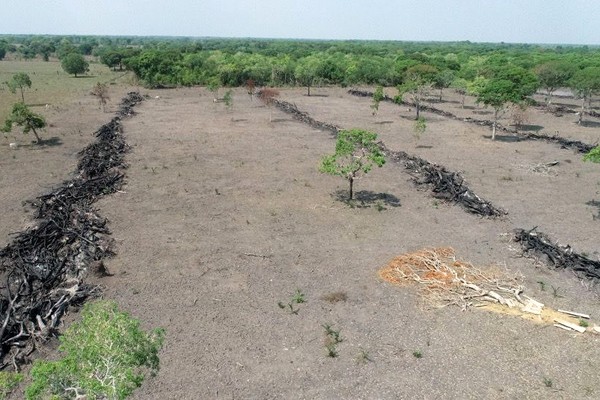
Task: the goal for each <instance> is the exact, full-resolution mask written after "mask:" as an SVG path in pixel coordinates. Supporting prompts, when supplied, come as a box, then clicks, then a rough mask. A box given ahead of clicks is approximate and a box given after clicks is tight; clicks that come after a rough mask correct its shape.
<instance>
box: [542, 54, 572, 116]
mask: <svg viewBox="0 0 600 400" xmlns="http://www.w3.org/2000/svg"><path fill="white" fill-rule="evenodd" d="M575 70H576V68H575V66H574V65H573V64H571V63H569V62H566V61H548V62H545V63H543V64H540V65H538V66H537V67H536V68H535V74H536V75H537V78H538V80H539V81H540V87H542V88H543V89H544V90H546V107H548V106H549V105H550V103H551V101H552V94H553V93H554V92H555V91H556V89H558V88H560V87H563V86H567V84H568V82H569V79H571V77H572V76H573V74H574V73H575Z"/></svg>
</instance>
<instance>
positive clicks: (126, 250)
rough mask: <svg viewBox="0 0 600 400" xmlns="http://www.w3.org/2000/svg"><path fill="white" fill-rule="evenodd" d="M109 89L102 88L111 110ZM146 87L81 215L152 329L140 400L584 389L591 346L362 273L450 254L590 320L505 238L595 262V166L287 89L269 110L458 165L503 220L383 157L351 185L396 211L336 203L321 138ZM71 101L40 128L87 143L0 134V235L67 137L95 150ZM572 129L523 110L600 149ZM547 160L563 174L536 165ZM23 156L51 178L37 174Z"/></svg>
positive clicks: (65, 165)
mask: <svg viewBox="0 0 600 400" xmlns="http://www.w3.org/2000/svg"><path fill="white" fill-rule="evenodd" d="M115 92H116V90H115ZM124 93H125V90H123V92H122V93H115V94H114V96H113V97H114V98H115V102H116V101H117V100H116V99H118V98H120V97H121V95H122V94H124ZM143 93H148V94H149V95H150V98H149V99H148V100H147V101H145V102H144V103H142V104H141V105H139V106H137V108H136V111H137V112H138V114H137V115H136V116H134V117H133V118H131V119H129V120H127V121H126V122H125V130H126V135H127V139H128V141H129V143H130V144H131V145H132V152H131V154H130V155H129V156H128V162H129V163H130V168H129V169H128V172H127V174H128V178H127V180H128V183H127V185H126V187H125V193H117V194H115V195H113V196H111V197H109V198H105V199H103V200H102V201H101V202H99V203H98V204H97V206H98V207H99V209H100V213H101V214H102V215H104V216H107V217H108V218H109V220H110V221H111V225H110V227H111V229H112V231H113V237H114V238H115V239H116V241H117V245H118V246H117V251H118V255H117V256H116V257H115V258H113V259H111V260H109V261H108V262H107V263H106V264H107V266H108V269H109V270H110V272H112V273H113V274H114V276H112V277H107V278H103V279H102V280H101V283H102V284H103V285H104V286H105V287H106V292H105V293H106V294H105V296H106V297H108V298H113V299H115V300H117V302H118V303H119V304H121V305H122V306H123V307H124V308H125V309H127V310H129V311H131V312H132V313H133V314H134V315H135V316H136V317H138V318H140V319H141V320H142V321H144V323H145V324H146V326H148V327H155V326H162V327H164V328H166V330H167V340H166V345H165V348H164V350H163V353H162V356H161V367H162V369H161V371H160V373H159V375H158V376H157V377H155V378H153V379H149V380H148V381H147V382H145V384H144V386H143V387H142V388H141V389H140V391H139V392H138V393H137V394H136V396H135V397H136V398H139V399H198V398H323V399H328V398H384V399H392V398H406V399H412V398H457V399H465V398H554V397H556V398H596V397H597V396H598V393H600V383H599V382H598V380H597V379H596V378H597V371H598V369H599V368H600V361H598V360H600V357H599V356H600V354H599V353H600V350H598V349H599V347H598V337H597V336H593V335H590V334H586V335H575V334H573V333H567V332H565V331H562V330H559V329H556V328H554V327H552V326H548V325H540V324H535V323H531V322H529V321H525V320H523V319H520V318H517V317H513V316H508V315H503V314H495V313H487V312H484V311H482V310H477V309H470V310H468V311H461V310H460V309H459V308H455V307H447V308H443V309H437V310H431V309H427V308H426V307H425V306H424V304H423V302H422V301H421V299H420V298H419V296H418V293H417V291H416V290H413V289H410V288H402V287H397V286H394V285H392V284H389V283H386V282H383V281H381V280H380V279H379V278H378V275H377V272H378V270H379V269H380V268H381V267H383V266H385V265H386V264H387V263H388V262H389V261H390V260H391V259H392V258H394V257H395V256H397V255H399V254H402V253H406V252H412V251H415V250H418V249H421V248H424V247H441V246H450V247H452V248H454V249H455V250H456V253H457V256H458V257H459V258H460V259H461V260H467V261H470V262H472V263H474V264H475V265H477V266H480V267H482V268H483V269H485V268H486V267H487V266H491V265H496V266H500V267H501V268H504V267H506V268H508V269H509V270H510V271H512V272H514V273H517V272H520V273H522V274H523V275H524V278H525V285H526V287H527V291H526V293H528V294H529V295H530V296H532V297H534V298H535V299H537V300H539V301H541V302H543V303H545V304H547V305H549V306H552V307H553V308H561V309H571V310H576V311H581V312H585V313H589V314H591V315H592V316H593V317H595V316H599V315H600V304H599V302H598V300H597V295H596V292H595V291H594V290H591V289H590V287H589V285H588V284H585V283H582V282H580V281H579V280H578V279H577V278H576V277H574V276H573V275H572V274H571V273H569V272H566V271H550V270H548V269H547V268H546V267H545V266H543V265H542V264H540V263H536V262H535V261H534V260H531V259H528V258H523V257H520V252H519V251H518V249H517V245H516V244H515V243H512V242H510V240H509V239H510V235H511V232H512V230H513V229H514V228H532V227H533V226H539V228H540V230H541V231H543V232H546V233H548V234H549V235H551V237H552V238H554V239H555V240H557V241H559V242H560V243H563V244H567V243H568V244H570V245H571V246H573V248H574V250H575V251H577V252H584V253H587V254H589V255H590V257H593V258H596V257H597V256H598V252H597V250H598V249H597V245H596V240H595V238H596V237H597V235H598V232H599V230H600V225H599V224H598V221H596V220H595V219H594V218H593V215H595V214H597V213H598V209H597V207H595V206H593V205H589V204H586V203H588V202H590V201H593V200H600V194H599V187H600V186H599V185H600V175H599V169H598V166H597V165H593V164H587V163H583V162H582V161H581V156H580V155H579V154H574V153H573V152H570V151H566V150H564V149H560V148H559V147H557V146H556V145H553V144H547V143H543V142H534V141H516V140H513V139H512V138H510V137H506V138H502V139H504V140H497V141H495V142H492V141H490V140H489V139H488V138H486V137H485V136H489V134H490V132H489V129H487V128H484V127H479V126H476V125H471V124H465V123H463V122H460V121H449V120H447V119H445V118H442V117H438V116H434V115H429V114H425V116H426V117H427V119H428V130H427V132H426V133H425V134H424V135H423V136H422V138H421V139H420V140H416V139H415V138H414V137H413V121H412V120H411V119H410V116H412V114H411V113H409V112H408V111H407V110H406V108H400V107H398V106H395V105H391V104H386V103H382V104H381V106H380V112H379V115H378V116H376V117H373V116H371V113H370V109H369V104H370V100H369V99H361V98H357V97H353V96H350V95H348V94H347V93H346V92H345V90H343V89H335V88H328V89H319V90H318V91H316V93H317V94H319V95H320V96H311V97H307V96H305V95H304V91H303V90H301V89H289V90H283V91H282V96H281V98H282V99H283V100H286V101H289V102H291V103H295V104H296V105H297V106H298V107H299V108H300V109H301V110H304V111H308V112H309V113H310V114H311V115H312V116H313V117H315V118H316V119H318V120H321V121H327V122H331V123H334V124H337V125H339V126H342V127H347V128H352V127H359V128H366V129H370V130H373V131H375V132H378V133H379V134H380V137H381V139H382V140H383V141H384V142H385V143H386V145H387V146H388V147H389V148H391V149H393V150H404V151H407V152H408V153H411V154H417V155H419V156H420V157H422V158H425V159H427V160H429V161H431V162H435V163H439V164H443V165H445V166H447V167H448V168H450V169H452V170H460V171H463V172H464V176H465V178H466V179H467V181H468V183H469V184H470V186H471V187H472V189H474V191H475V192H476V193H477V194H479V195H480V196H482V197H484V198H485V199H487V200H490V201H491V202H492V203H494V204H495V205H498V206H500V207H502V208H504V209H506V210H507V211H508V212H509V214H508V216H507V217H506V218H504V219H497V220H490V219H482V218H479V217H476V216H473V215H470V214H467V213H466V212H465V211H464V210H463V209H461V208H460V207H458V206H453V205H447V204H444V203H442V202H440V201H436V200H434V199H433V198H431V197H430V195H429V193H428V192H427V191H418V190H415V187H414V185H413V184H412V183H411V182H410V181H409V176H408V175H407V174H406V173H405V172H404V169H403V168H402V167H401V166H400V165H397V164H394V163H388V164H387V165H386V166H385V167H383V168H382V169H376V170H374V171H372V172H371V173H370V174H369V176H368V177H367V178H366V179H364V180H361V181H359V182H358V183H357V185H356V190H357V191H364V192H363V195H368V194H371V195H373V194H374V195H378V194H387V195H388V197H387V198H388V199H391V198H394V197H395V198H397V199H398V200H399V204H400V205H399V206H397V204H391V203H386V202H385V201H380V202H379V203H377V202H366V204H365V207H357V208H351V207H349V206H347V205H345V204H344V203H342V202H340V201H338V200H336V198H335V197H336V192H337V191H339V190H346V183H345V182H344V181H343V180H342V179H340V178H335V177H330V176H325V175H322V174H320V173H319V172H318V171H317V165H318V163H319V160H320V158H321V156H322V155H324V154H327V153H330V152H332V150H333V147H334V140H333V138H332V137H331V136H330V135H329V134H328V133H326V132H322V131H318V130H315V129H312V128H310V127H308V126H305V125H302V124H300V123H298V122H296V121H294V120H292V118H291V117H290V116H289V115H286V114H284V113H281V112H279V111H277V110H275V109H273V110H272V111H270V110H268V109H267V108H266V107H264V106H262V105H261V104H260V103H258V102H257V101H256V100H254V101H251V100H250V98H249V97H248V96H247V95H246V94H245V92H244V91H242V90H240V91H236V92H235V98H234V109H233V110H232V111H227V110H226V109H225V107H224V105H223V104H221V103H218V104H215V103H213V100H212V95H211V94H210V93H209V92H208V91H206V90H204V89H199V88H192V89H178V90H162V91H148V92H146V91H143ZM390 94H392V93H390ZM155 96H160V98H155ZM451 100H452V101H455V100H456V99H451ZM81 101H82V102H83V103H82V105H81V107H82V109H80V110H77V109H73V108H69V109H66V110H64V111H60V112H58V111H57V114H56V117H55V120H56V121H57V124H58V123H60V124H61V126H62V124H64V126H65V129H67V128H66V126H68V125H69V124H74V123H75V121H77V123H78V124H81V126H82V128H83V129H82V131H83V132H84V134H85V135H86V136H84V137H82V138H79V136H78V135H68V136H65V139H64V140H63V141H62V142H63V144H62V145H61V146H55V147H51V148H47V149H43V150H39V149H36V148H35V147H32V148H20V149H18V150H16V151H15V150H10V149H8V140H7V139H5V140H3V146H2V147H1V148H0V159H2V162H3V165H2V168H3V170H5V171H11V173H10V174H3V177H2V179H3V182H2V186H3V187H5V188H15V189H17V188H18V190H14V192H17V193H7V192H9V191H7V190H5V191H3V195H2V197H1V198H0V203H1V204H2V206H3V208H4V210H7V211H6V212H5V216H6V217H7V218H8V219H7V223H6V224H3V226H2V236H1V237H2V240H3V241H8V240H9V237H8V232H11V231H16V230H19V229H21V228H22V227H23V224H24V223H25V221H26V220H27V216H26V214H25V213H24V212H23V211H22V209H21V207H20V201H22V200H25V199H28V198H31V197H33V196H35V195H36V194H37V193H39V192H40V191H42V188H41V186H40V185H43V184H45V185H49V184H52V183H59V181H60V180H61V179H62V177H63V176H65V175H66V174H68V172H70V171H71V170H72V169H73V166H74V164H75V152H76V151H77V150H79V149H80V148H81V147H83V145H82V142H85V141H86V140H90V139H91V138H89V137H88V136H87V135H88V134H89V133H92V132H93V131H94V130H95V129H96V128H97V127H98V126H99V125H100V124H101V123H104V122H106V120H108V119H109V117H108V116H106V115H103V114H102V112H101V111H99V110H97V106H96V105H95V103H94V101H95V99H93V98H91V96H86V97H84V98H82V100H81ZM467 105H468V106H469V107H472V106H473V105H472V104H470V103H469V104H467ZM436 107H439V108H444V109H447V110H449V111H452V112H454V113H456V114H459V113H464V114H465V115H472V116H477V117H478V118H481V113H485V112H487V111H486V110H480V109H477V108H467V109H465V110H462V109H460V105H459V104H458V103H454V102H452V103H451V102H448V103H440V104H436ZM84 110H85V112H83V111H84ZM270 112H272V116H273V122H269V114H270ZM574 121H575V118H574V117H572V116H568V115H565V116H564V117H560V118H558V117H555V116H552V115H550V114H544V113H542V112H541V111H539V110H532V111H531V122H530V124H531V125H539V126H543V131H546V132H549V133H555V131H559V132H560V134H561V135H563V136H565V137H570V138H576V139H578V140H584V141H588V142H592V141H594V140H595V139H597V128H593V127H579V126H577V125H575V124H574V123H573V122H574ZM67 138H69V140H67ZM70 138H73V139H74V140H71V139H70ZM79 145H81V147H78V146H79ZM13 155H14V157H15V158H13ZM35 160H40V161H35ZM65 160H67V161H65ZM551 161H559V164H558V165H556V166H554V167H551V168H550V169H549V170H541V171H538V170H536V169H535V168H534V167H535V166H537V165H539V164H542V163H547V162H551ZM38 162H39V163H43V165H48V166H50V167H48V170H49V171H53V172H51V174H54V175H48V173H46V172H41V171H40V169H42V170H44V169H43V168H41V167H40V164H36V163H38ZM5 192H6V193H5ZM11 192H13V191H11ZM378 205H379V207H378ZM3 220H4V218H3ZM539 282H543V285H542V284H540V283H539ZM298 289H299V290H300V291H301V292H302V293H304V295H305V299H306V302H305V303H302V304H297V305H296V306H295V309H297V310H298V313H297V314H292V313H290V312H289V311H287V310H285V309H281V308H280V307H279V306H278V303H279V302H282V303H284V304H287V303H288V302H290V300H291V298H292V297H293V296H294V294H295V292H296V291H297V290H298ZM336 292H342V293H344V294H345V295H346V297H347V298H346V299H345V300H341V301H338V302H332V299H333V298H338V297H343V296H341V295H337V296H332V297H328V295H332V294H333V293H336ZM324 324H329V325H331V326H332V327H333V329H335V330H338V329H340V330H341V336H342V338H343V339H344V340H343V341H342V342H341V343H339V344H338V345H337V351H338V357H336V358H330V357H327V351H326V349H325V340H326V339H325V329H324V328H323V327H322V325H324ZM416 354H420V355H421V356H422V357H420V358H418V357H417V356H416ZM367 358H368V359H367Z"/></svg>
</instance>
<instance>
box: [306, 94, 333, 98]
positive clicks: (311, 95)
mask: <svg viewBox="0 0 600 400" xmlns="http://www.w3.org/2000/svg"><path fill="white" fill-rule="evenodd" d="M305 96H306V97H329V95H328V94H319V93H311V94H310V96H309V95H307V94H305Z"/></svg>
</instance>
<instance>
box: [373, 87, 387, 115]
mask: <svg viewBox="0 0 600 400" xmlns="http://www.w3.org/2000/svg"><path fill="white" fill-rule="evenodd" d="M384 98H385V96H384V94H383V86H381V85H379V86H377V87H376V88H375V92H373V103H372V104H371V110H373V111H372V114H373V115H377V112H378V111H379V103H381V100H383V99H384Z"/></svg>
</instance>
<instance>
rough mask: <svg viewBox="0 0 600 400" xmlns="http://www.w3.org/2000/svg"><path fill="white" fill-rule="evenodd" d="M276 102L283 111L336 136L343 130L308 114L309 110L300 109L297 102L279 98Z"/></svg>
mask: <svg viewBox="0 0 600 400" xmlns="http://www.w3.org/2000/svg"><path fill="white" fill-rule="evenodd" d="M274 104H275V106H276V107H277V108H279V109H280V110H281V111H283V112H285V113H288V114H290V115H291V116H292V117H293V118H294V119H296V120H298V121H300V122H302V123H305V124H307V125H310V126H312V127H313V128H315V129H320V130H323V131H328V132H331V133H332V134H333V135H334V136H336V135H337V134H338V132H339V131H340V130H341V128H340V127H338V126H336V125H333V124H329V123H327V122H321V121H317V120H316V119H314V118H313V117H311V116H310V115H308V113H307V112H304V111H300V110H299V109H298V107H297V106H296V105H295V104H291V103H288V102H287V101H283V100H277V99H274Z"/></svg>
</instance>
